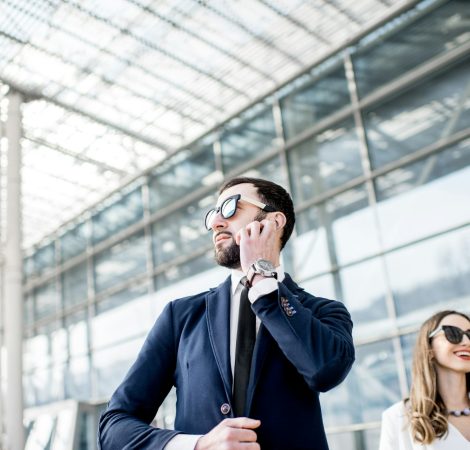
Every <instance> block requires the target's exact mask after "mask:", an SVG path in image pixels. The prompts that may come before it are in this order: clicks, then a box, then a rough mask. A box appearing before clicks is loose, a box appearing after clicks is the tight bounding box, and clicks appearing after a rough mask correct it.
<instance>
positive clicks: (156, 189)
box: [149, 145, 221, 212]
mask: <svg viewBox="0 0 470 450" xmlns="http://www.w3.org/2000/svg"><path fill="white" fill-rule="evenodd" d="M220 180H221V174H220V173H218V172H216V170H215V158H214V150H213V148H212V146H211V145H210V146H203V147H197V148H191V149H188V150H187V151H183V152H179V153H178V154H176V155H175V156H173V157H171V158H169V159H168V160H167V161H165V162H164V163H163V164H161V165H159V166H158V167H157V168H156V169H155V170H154V172H152V175H151V177H150V180H149V190H150V211H151V212H156V211H158V210H159V209H160V208H163V207H164V206H167V205H171V204H172V203H173V202H175V201H177V200H181V199H182V198H184V196H185V195H187V194H190V193H191V192H193V191H195V190H196V189H197V188H200V187H202V186H208V185H211V184H213V183H217V182H218V181H220Z"/></svg>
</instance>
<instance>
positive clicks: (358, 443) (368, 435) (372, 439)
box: [327, 427, 380, 450]
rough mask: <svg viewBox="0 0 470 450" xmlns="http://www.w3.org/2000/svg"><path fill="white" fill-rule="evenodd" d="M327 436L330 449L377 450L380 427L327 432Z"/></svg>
mask: <svg viewBox="0 0 470 450" xmlns="http://www.w3.org/2000/svg"><path fill="white" fill-rule="evenodd" d="M327 431H328V430H327ZM327 438H328V446H329V448H330V450H377V449H378V448H379V441H380V428H379V427H377V428H371V429H366V430H357V431H348V432H343V433H334V434H333V433H330V434H327Z"/></svg>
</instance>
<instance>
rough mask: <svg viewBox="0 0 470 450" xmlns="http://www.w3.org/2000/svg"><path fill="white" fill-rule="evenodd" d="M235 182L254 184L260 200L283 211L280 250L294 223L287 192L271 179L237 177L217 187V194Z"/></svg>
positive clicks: (290, 200)
mask: <svg viewBox="0 0 470 450" xmlns="http://www.w3.org/2000/svg"><path fill="white" fill-rule="evenodd" d="M237 184H252V185H253V186H255V188H256V190H257V193H258V196H259V198H260V200H261V201H262V202H263V203H265V204H266V205H269V206H272V207H273V208H274V209H275V210H276V211H280V212H282V213H284V215H285V216H286V224H285V226H284V230H283V233H282V236H281V250H282V249H283V248H284V246H285V245H286V243H287V241H288V240H289V238H290V236H291V234H292V230H293V229H294V224H295V212H294V204H293V203H292V198H291V196H290V195H289V193H288V192H287V191H286V190H285V189H284V188H283V187H282V186H279V185H278V184H276V183H273V182H272V181H268V180H262V179H261V178H249V177H238V178H232V179H231V180H228V181H226V182H225V183H224V184H223V185H222V186H221V187H220V189H219V195H220V194H222V192H224V191H225V190H227V189H228V188H231V187H232V186H236V185H237Z"/></svg>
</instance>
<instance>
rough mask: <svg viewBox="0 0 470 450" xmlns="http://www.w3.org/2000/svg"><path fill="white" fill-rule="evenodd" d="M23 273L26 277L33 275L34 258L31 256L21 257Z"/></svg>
mask: <svg viewBox="0 0 470 450" xmlns="http://www.w3.org/2000/svg"><path fill="white" fill-rule="evenodd" d="M23 273H24V276H25V277H26V278H29V277H31V276H33V275H34V258H33V256H28V257H26V258H24V259H23Z"/></svg>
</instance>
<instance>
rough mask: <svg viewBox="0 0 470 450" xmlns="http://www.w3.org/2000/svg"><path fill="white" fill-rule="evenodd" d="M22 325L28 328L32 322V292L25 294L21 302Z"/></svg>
mask: <svg viewBox="0 0 470 450" xmlns="http://www.w3.org/2000/svg"><path fill="white" fill-rule="evenodd" d="M23 318H24V319H23V320H24V327H25V328H28V327H30V326H31V325H32V324H33V323H34V296H33V294H32V293H29V294H27V295H26V297H25V299H24V303H23Z"/></svg>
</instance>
